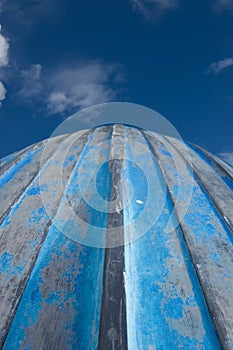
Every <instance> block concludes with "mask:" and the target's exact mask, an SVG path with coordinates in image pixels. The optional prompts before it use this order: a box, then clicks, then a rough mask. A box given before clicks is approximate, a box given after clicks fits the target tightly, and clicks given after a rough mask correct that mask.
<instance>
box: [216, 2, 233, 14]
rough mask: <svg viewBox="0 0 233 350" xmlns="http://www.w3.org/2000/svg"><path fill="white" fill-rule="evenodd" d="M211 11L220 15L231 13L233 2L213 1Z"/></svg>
mask: <svg viewBox="0 0 233 350" xmlns="http://www.w3.org/2000/svg"><path fill="white" fill-rule="evenodd" d="M213 10H214V11H215V12H217V13H221V12H223V11H233V1H232V0H215V1H214V3H213Z"/></svg>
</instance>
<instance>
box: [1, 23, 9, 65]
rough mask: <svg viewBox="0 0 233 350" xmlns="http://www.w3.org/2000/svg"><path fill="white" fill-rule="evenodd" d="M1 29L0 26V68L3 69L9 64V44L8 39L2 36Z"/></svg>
mask: <svg viewBox="0 0 233 350" xmlns="http://www.w3.org/2000/svg"><path fill="white" fill-rule="evenodd" d="M1 29H2V27H1V25H0V67H5V66H6V65H7V64H8V62H9V58H8V50H9V42H8V39H7V38H6V37H4V36H3V35H2V33H1Z"/></svg>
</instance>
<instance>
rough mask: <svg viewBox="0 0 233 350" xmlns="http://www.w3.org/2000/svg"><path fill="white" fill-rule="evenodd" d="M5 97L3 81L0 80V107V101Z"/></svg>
mask: <svg viewBox="0 0 233 350" xmlns="http://www.w3.org/2000/svg"><path fill="white" fill-rule="evenodd" d="M5 98H6V89H5V86H4V85H3V83H2V82H1V81H0V107H1V105H2V101H3V100H5Z"/></svg>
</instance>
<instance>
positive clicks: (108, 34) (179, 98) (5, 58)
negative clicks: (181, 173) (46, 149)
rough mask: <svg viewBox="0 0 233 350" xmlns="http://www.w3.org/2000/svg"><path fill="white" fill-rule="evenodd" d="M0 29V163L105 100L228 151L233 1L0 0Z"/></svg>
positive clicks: (232, 146) (232, 125)
mask: <svg viewBox="0 0 233 350" xmlns="http://www.w3.org/2000/svg"><path fill="white" fill-rule="evenodd" d="M0 24H1V31H0V102H1V108H0V130H1V137H0V157H2V156H4V155H7V154H9V153H11V152H14V151H16V150H19V149H21V148H23V147H26V146H27V145H30V144H31V143H34V142H37V141H39V140H42V139H44V138H47V137H49V136H50V134H51V133H52V132H53V130H54V129H55V128H56V127H57V126H58V125H59V124H60V123H61V122H62V121H63V120H64V118H66V117H67V116H69V115H70V114H72V113H73V112H76V111H78V110H80V109H82V108H85V107H88V106H91V105H93V104H97V103H102V102H109V101H124V102H132V103H137V104H141V105H145V106H147V107H150V108H152V109H154V110H156V111H158V112H159V113H161V114H162V115H163V116H165V117H166V118H167V119H168V120H169V121H170V122H171V123H172V124H173V125H174V126H175V127H176V129H177V130H178V132H179V133H180V134H181V136H182V137H183V138H184V139H185V140H188V141H192V142H194V143H197V144H199V145H201V146H204V147H206V148H207V149H209V150H210V151H212V152H214V153H222V152H225V153H231V152H233V138H232V129H233V79H232V78H233V0H200V1H199V0H100V1H97V0H44V1H40V0H21V1H19V0H11V1H9V0H0ZM133 122H134V121H133V120H132V124H133Z"/></svg>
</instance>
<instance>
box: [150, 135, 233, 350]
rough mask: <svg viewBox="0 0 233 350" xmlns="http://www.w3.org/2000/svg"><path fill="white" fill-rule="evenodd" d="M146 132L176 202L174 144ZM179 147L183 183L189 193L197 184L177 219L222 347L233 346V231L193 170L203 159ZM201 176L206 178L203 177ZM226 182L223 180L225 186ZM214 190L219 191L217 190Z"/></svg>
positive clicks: (177, 143) (176, 177)
mask: <svg viewBox="0 0 233 350" xmlns="http://www.w3.org/2000/svg"><path fill="white" fill-rule="evenodd" d="M146 135H147V136H148V137H149V140H150V142H151V145H152V147H153V150H154V152H155V154H156V157H157V159H158V161H159V164H160V165H161V169H162V173H163V176H164V179H165V181H166V183H167V185H168V188H169V192H170V194H171V197H172V199H173V202H176V200H177V187H178V186H179V176H178V174H177V169H176V167H175V166H174V162H173V161H172V157H171V154H170V155H169V152H168V151H167V150H168V149H169V148H171V147H172V146H171V143H169V142H168V141H167V139H165V138H162V137H160V138H158V137H156V138H155V137H154V136H153V135H152V134H151V133H149V132H146ZM175 142H176V143H175ZM174 143H175V144H176V146H177V149H179V150H180V151H181V152H182V155H184V153H185V150H184V147H183V146H182V145H180V144H179V142H178V141H175V140H172V144H174ZM177 149H176V148H175V147H174V146H173V147H172V154H173V157H175V159H176V160H177V162H179V164H181V165H182V166H181V167H180V170H181V175H180V176H183V177H185V180H186V181H185V182H182V186H183V190H185V191H186V192H188V191H189V187H190V184H191V183H193V188H192V197H191V201H190V203H189V205H188V207H187V208H186V209H187V212H186V215H185V216H184V217H183V208H182V205H181V204H180V203H181V202H178V203H176V213H177V218H178V221H179V223H180V225H181V228H182V232H183V235H184V238H185V241H186V244H187V247H188V250H189V252H190V255H191V259H192V262H193V264H194V267H195V270H196V273H197V275H198V279H199V281H200V284H201V288H202V290H203V293H204V296H205V299H206V302H207V305H208V308H209V310H210V315H211V319H212V321H213V323H214V325H215V328H216V331H217V334H218V338H219V340H220V342H221V346H222V347H223V348H224V349H232V346H233V326H232V314H233V306H232V299H233V265H232V261H233V245H232V244H233V242H232V234H231V232H230V230H229V228H228V227H227V225H226V223H225V222H224V219H223V218H222V217H221V216H220V214H219V212H218V211H217V209H216V208H215V205H214V204H213V202H212V201H211V200H210V198H209V194H208V193H207V192H206V191H205V189H204V188H203V186H202V182H200V181H199V180H198V179H197V178H196V177H195V175H194V174H193V172H192V165H193V166H194V164H197V163H200V162H201V160H200V159H197V158H198V157H196V158H195V159H194V158H192V164H190V163H189V162H188V161H187V162H186V161H185V160H184V158H183V157H182V156H181V154H180V153H179V152H178V151H177ZM165 150H166V152H165ZM186 152H187V151H186ZM186 156H187V155H186ZM211 175H212V172H211V173H209V186H210V190H211V188H212V187H214V186H215V185H214V184H215V181H213V182H211V177H210V176H211ZM201 179H203V176H202V177H201ZM220 180H221V179H220ZM206 181H207V180H206ZM211 184H212V185H211ZM222 184H223V183H222V180H221V186H222ZM223 185H224V184H223ZM214 191H215V192H216V189H215V190H214Z"/></svg>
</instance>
